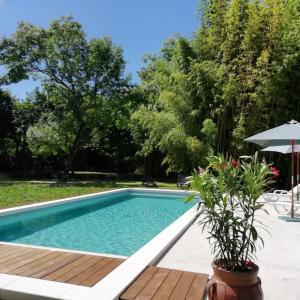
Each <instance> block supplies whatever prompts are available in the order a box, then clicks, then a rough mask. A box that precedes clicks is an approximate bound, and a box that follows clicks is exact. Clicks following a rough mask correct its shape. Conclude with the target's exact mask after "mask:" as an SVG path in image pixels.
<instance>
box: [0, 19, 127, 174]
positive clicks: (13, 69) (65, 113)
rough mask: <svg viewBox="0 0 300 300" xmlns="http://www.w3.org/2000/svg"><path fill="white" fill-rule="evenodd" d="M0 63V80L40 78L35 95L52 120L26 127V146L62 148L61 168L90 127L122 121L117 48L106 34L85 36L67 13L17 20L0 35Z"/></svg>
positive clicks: (47, 150)
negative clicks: (38, 20)
mask: <svg viewBox="0 0 300 300" xmlns="http://www.w3.org/2000/svg"><path fill="white" fill-rule="evenodd" d="M0 63H1V64H2V65H4V66H5V68H6V70H7V73H6V74H5V75H4V76H2V78H1V80H0V81H1V82H2V83H6V84H9V83H13V82H18V81H20V80H23V79H27V78H28V77H34V78H39V79H40V81H41V83H42V91H39V92H38V93H39V95H38V96H39V99H42V101H43V102H45V103H44V106H45V107H46V109H47V110H48V112H46V111H45V113H51V114H52V115H53V116H54V119H55V123H54V124H53V123H51V122H50V123H51V126H50V127H49V128H48V129H47V128H46V126H47V125H49V124H47V122H44V124H37V125H36V126H35V127H33V128H31V129H30V131H29V133H28V137H30V139H29V142H30V143H31V142H32V143H33V144H32V145H30V148H31V149H32V150H33V151H34V152H35V153H39V154H43V155H52V154H59V153H65V154H66V155H67V160H66V166H65V168H66V172H68V171H69V169H70V168H71V165H72V162H73V160H74V157H75V155H76V153H77V152H78V151H79V150H80V149H81V148H82V147H83V146H84V145H86V144H87V143H88V142H89V141H90V140H91V138H92V136H93V134H94V133H95V131H97V130H99V128H103V127H104V128H105V127H106V126H108V125H109V124H110V123H112V122H113V123H114V122H115V121H116V120H118V123H119V124H121V123H122V117H121V116H122V110H121V109H120V106H122V105H123V103H124V102H123V100H122V99H123V98H126V97H128V94H129V93H130V86H129V85H128V82H127V79H126V78H124V77H123V71H124V67H125V61H124V59H123V53H122V49H121V48H120V47H117V46H114V45H113V44H112V42H111V40H110V39H109V38H106V37H105V38H102V39H92V40H87V39H86V36H85V33H84V32H83V30H82V27H81V25H80V24H79V23H78V22H75V21H73V19H72V18H61V19H59V20H56V21H53V22H51V24H50V27H49V28H48V29H44V28H42V27H38V26H34V25H32V24H27V23H24V22H22V23H20V24H19V26H18V29H17V31H16V32H15V34H13V35H12V37H4V38H2V39H1V41H0ZM123 123H124V122H123ZM60 130H64V131H65V133H66V137H65V138H64V137H62V134H60V133H59V132H60ZM51 137H53V138H54V140H53V141H52V142H51ZM70 137H72V138H70ZM38 139H40V141H38ZM66 139H67V142H66V141H65V140H66ZM54 141H55V142H54ZM70 142H71V144H69V143H70ZM57 143H58V144H57ZM42 144H44V146H43V145H42Z"/></svg>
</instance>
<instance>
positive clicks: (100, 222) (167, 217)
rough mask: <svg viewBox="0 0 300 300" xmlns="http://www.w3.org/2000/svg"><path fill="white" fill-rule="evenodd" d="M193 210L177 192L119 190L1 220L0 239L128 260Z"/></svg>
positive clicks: (1, 218)
mask: <svg viewBox="0 0 300 300" xmlns="http://www.w3.org/2000/svg"><path fill="white" fill-rule="evenodd" d="M192 206H193V204H192V203H189V204H186V203H185V196H184V195H182V194H164V193H161V194H160V193H144V192H128V191H125V192H119V193H116V194H111V195H97V196H93V197H91V198H88V199H85V200H80V201H76V202H72V203H68V204H60V205H56V206H52V207H46V208H40V209H37V210H32V211H27V212H22V213H17V214H13V215H8V216H2V217H0V241H5V242H12V243H19V244H29V245H37V246H46V247H54V248H65V249H71V250H81V251H91V252H99V253H107V254H116V255H124V256H130V255H131V254H133V253H134V252H136V251H137V250H138V249H139V248H141V247H142V246H143V245H145V244H146V243H147V242H148V241H149V240H151V239H152V238H153V237H154V236H156V235H157V234H158V233H159V232H161V231H162V230H163V229H164V228H166V227H167V226H168V225H170V224H171V223H172V222H174V221H175V220H176V219H177V218H178V217H179V216H181V215H182V214H183V213H185V212H186V211H187V210H188V209H190V208H191V207H192Z"/></svg>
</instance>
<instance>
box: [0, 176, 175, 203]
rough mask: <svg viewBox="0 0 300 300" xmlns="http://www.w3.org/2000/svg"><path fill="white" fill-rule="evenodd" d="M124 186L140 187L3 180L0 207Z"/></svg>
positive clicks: (133, 183)
mask: <svg viewBox="0 0 300 300" xmlns="http://www.w3.org/2000/svg"><path fill="white" fill-rule="evenodd" d="M158 185H159V187H160V188H168V189H176V184H175V183H164V182H158ZM124 187H141V182H140V181H120V182H109V181H107V182H101V183H99V182H98V183H97V182H76V183H68V184H63V185H62V184H58V183H54V182H53V183H43V182H38V183H26V182H22V181H19V182H18V181H5V182H1V183H0V208H8V207H14V206H19V205H25V204H30V203H37V202H42V201H48V200H56V199H61V198H67V197H72V196H79V195H84V194H90V193H96V192H101V191H106V190H111V189H117V188H124Z"/></svg>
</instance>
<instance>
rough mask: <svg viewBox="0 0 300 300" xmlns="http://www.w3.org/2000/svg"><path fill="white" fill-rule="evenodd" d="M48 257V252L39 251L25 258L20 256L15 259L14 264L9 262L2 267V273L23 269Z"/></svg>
mask: <svg viewBox="0 0 300 300" xmlns="http://www.w3.org/2000/svg"><path fill="white" fill-rule="evenodd" d="M46 255H48V252H45V251H43V250H41V251H37V252H34V253H32V252H30V253H27V255H24V256H19V257H17V258H16V259H15V261H14V262H12V261H9V262H7V264H6V265H1V266H0V273H7V272H10V271H13V270H15V269H17V268H19V267H22V266H25V265H27V264H29V263H31V262H34V261H35V260H38V259H40V258H42V257H45V256H46Z"/></svg>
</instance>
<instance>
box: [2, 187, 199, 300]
mask: <svg viewBox="0 0 300 300" xmlns="http://www.w3.org/2000/svg"><path fill="white" fill-rule="evenodd" d="M126 191H127V192H147V193H153V194H155V193H159V194H163V193H166V194H182V195H188V194H189V193H190V191H178V190H167V189H149V188H123V189H116V190H111V191H106V192H100V193H93V194H88V195H84V196H79V197H71V198H66V199H61V200H53V201H48V202H42V203H37V204H31V205H25V206H20V207H15V208H9V209H3V210H0V216H3V215H10V214H14V213H19V212H25V211H28V210H35V209H39V208H44V207H50V206H54V205H60V204H65V203H71V202H75V201H80V200H83V199H89V198H90V197H94V196H102V195H103V196H104V195H110V194H117V193H120V192H126ZM195 217H196V207H195V206H194V207H192V208H191V209H189V210H188V211H187V212H186V213H184V214H183V215H182V216H181V217H179V218H178V219H177V220H176V221H174V222H173V223H172V224H171V225H169V226H168V227H167V228H165V229H164V230H163V231H161V232H160V233H159V234H158V235H157V236H155V237H154V238H153V239H152V240H150V241H149V242H148V243H147V244H146V245H144V246H143V247H142V248H140V249H139V250H138V251H137V252H135V253H134V254H133V255H132V256H130V257H129V258H127V260H126V261H124V262H123V263H122V264H121V265H120V266H118V267H117V268H116V269H115V270H113V271H112V272H111V273H110V274H108V275H107V276H106V277H104V278H103V279H102V280H101V281H100V282H98V283H97V284H96V285H94V286H93V287H84V286H79V285H73V284H67V283H60V282H54V281H48V280H41V279H34V278H28V277H22V276H15V275H7V274H1V273H0V299H2V298H3V299H5V300H10V299H12V300H19V299H20V300H21V299H22V300H27V299H30V300H38V299H43V300H46V299H61V300H63V299H64V300H86V299H89V300H96V299H97V300H99V299H101V300H113V299H118V298H119V296H120V294H121V293H122V292H123V291H124V290H125V289H126V288H127V287H128V286H129V285H130V284H131V283H132V282H133V281H134V280H135V279H136V278H137V277H138V276H139V275H140V274H141V273H142V272H143V270H144V269H145V268H146V267H147V266H148V265H150V264H152V263H154V262H155V261H157V260H158V259H159V258H160V257H161V256H162V255H163V254H164V253H165V251H166V250H167V249H168V248H169V247H170V246H171V245H172V244H173V243H174V242H175V241H176V240H177V239H178V238H179V237H180V236H181V235H182V234H183V233H184V232H185V230H186V229H187V228H188V227H189V226H190V225H191V224H192V222H193V221H194V220H195ZM0 243H2V242H0ZM7 244H11V245H16V244H15V243H7ZM22 246H27V247H28V246H29V247H32V246H31V245H22ZM35 247H38V248H43V249H49V250H52V251H53V250H56V251H59V250H62V251H67V252H78V253H80V252H81V253H89V254H93V255H95V254H96V253H93V252H85V251H73V250H66V249H60V248H50V247H39V246H35ZM98 255H99V253H98ZM100 255H101V254H100ZM106 255H107V254H106ZM100 297H101V298H100Z"/></svg>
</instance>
